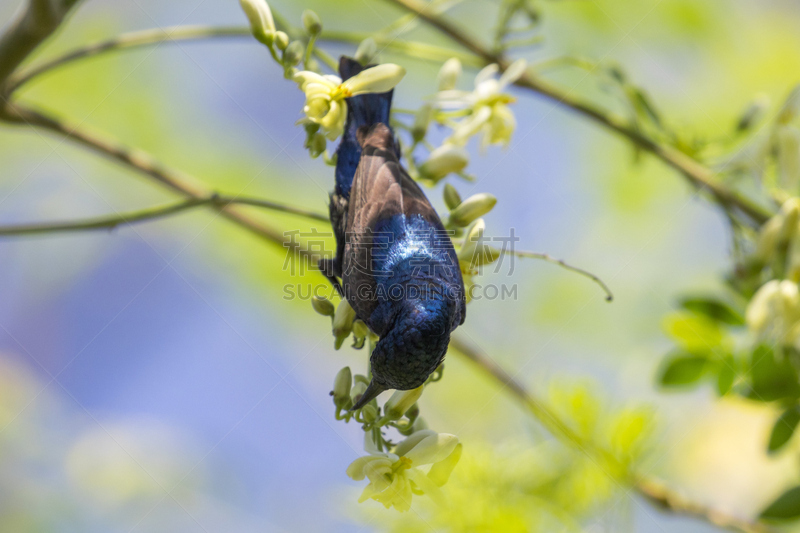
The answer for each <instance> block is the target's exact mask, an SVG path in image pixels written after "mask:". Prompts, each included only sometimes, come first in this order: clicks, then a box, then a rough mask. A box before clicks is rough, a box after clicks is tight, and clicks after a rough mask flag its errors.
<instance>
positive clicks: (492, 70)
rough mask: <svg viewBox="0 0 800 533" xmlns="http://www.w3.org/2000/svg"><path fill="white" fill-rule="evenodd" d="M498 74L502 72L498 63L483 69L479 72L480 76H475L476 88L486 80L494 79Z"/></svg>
mask: <svg viewBox="0 0 800 533" xmlns="http://www.w3.org/2000/svg"><path fill="white" fill-rule="evenodd" d="M498 72H500V67H499V66H497V63H492V64H491V65H487V66H485V67H483V68H482V69H481V71H480V72H478V75H477V76H475V87H477V86H478V85H480V84H481V83H483V82H485V81H486V80H489V79H492V78H494V77H495V76H496V75H497V73H498Z"/></svg>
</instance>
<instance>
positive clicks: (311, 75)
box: [292, 70, 338, 90]
mask: <svg viewBox="0 0 800 533" xmlns="http://www.w3.org/2000/svg"><path fill="white" fill-rule="evenodd" d="M292 79H293V80H294V81H295V82H296V83H297V85H299V86H300V89H301V90H305V86H306V84H308V83H319V84H322V85H324V86H327V87H330V88H331V89H335V88H336V86H337V85H338V84H336V83H334V82H332V81H331V80H329V79H328V78H326V77H325V76H322V75H321V74H317V73H316V72H312V71H310V70H301V71H300V72H297V73H296V74H295V75H294V77H293V78H292Z"/></svg>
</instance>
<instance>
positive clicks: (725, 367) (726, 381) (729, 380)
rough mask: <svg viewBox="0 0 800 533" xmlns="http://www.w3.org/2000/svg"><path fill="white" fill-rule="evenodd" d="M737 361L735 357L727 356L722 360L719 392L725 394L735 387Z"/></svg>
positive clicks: (719, 374)
mask: <svg viewBox="0 0 800 533" xmlns="http://www.w3.org/2000/svg"><path fill="white" fill-rule="evenodd" d="M735 365H736V362H735V361H734V360H733V357H730V356H728V357H725V358H724V359H723V360H722V361H721V362H720V367H719V372H718V373H717V393H718V394H719V395H720V396H725V395H726V394H728V393H729V392H730V391H731V389H732V388H733V383H734V381H736V366H735Z"/></svg>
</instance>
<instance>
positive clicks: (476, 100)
mask: <svg viewBox="0 0 800 533" xmlns="http://www.w3.org/2000/svg"><path fill="white" fill-rule="evenodd" d="M526 65H527V64H526V62H525V60H524V59H518V60H517V61H515V62H514V63H512V64H511V65H509V67H508V68H507V69H506V71H505V72H503V74H502V75H501V76H500V79H496V78H495V77H496V75H497V73H498V72H499V70H500V67H498V66H497V65H496V64H492V65H489V66H487V67H485V68H484V69H483V70H481V71H480V72H478V75H477V76H475V90H474V91H472V92H471V93H468V92H464V91H442V92H440V93H439V95H438V100H439V102H440V105H441V106H442V107H466V108H470V109H471V111H472V113H471V114H470V115H469V116H468V117H466V118H465V119H463V120H461V121H460V122H458V123H456V125H455V127H454V128H453V134H452V135H451V136H450V137H449V138H448V139H447V142H450V143H453V144H457V145H464V144H466V142H467V141H468V140H469V139H470V137H472V136H473V135H476V134H478V133H482V139H481V144H482V145H483V146H487V145H490V144H505V145H508V143H509V142H511V135H512V134H513V133H514V129H515V128H516V125H517V123H516V120H515V119H514V114H513V113H512V112H511V110H510V109H509V107H508V104H510V103H513V102H515V101H516V100H515V98H514V97H513V96H511V95H510V94H508V93H505V92H503V89H505V88H506V87H507V86H508V85H510V84H511V83H514V82H515V81H517V80H518V79H519V78H520V76H522V75H523V74H524V73H525V68H526Z"/></svg>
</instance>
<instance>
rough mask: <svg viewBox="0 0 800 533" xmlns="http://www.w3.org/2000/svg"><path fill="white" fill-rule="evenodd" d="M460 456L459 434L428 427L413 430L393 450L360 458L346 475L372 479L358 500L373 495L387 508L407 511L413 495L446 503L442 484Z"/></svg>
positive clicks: (362, 500) (356, 478)
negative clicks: (440, 431) (441, 431)
mask: <svg viewBox="0 0 800 533" xmlns="http://www.w3.org/2000/svg"><path fill="white" fill-rule="evenodd" d="M460 457H461V444H460V443H459V442H458V437H456V436H455V435H449V434H446V433H436V432H435V431H432V430H430V429H425V430H422V431H417V432H416V433H413V434H412V435H411V436H409V437H408V438H406V439H405V440H404V441H403V442H401V443H400V444H398V445H397V446H395V447H394V449H393V450H392V452H373V453H372V454H370V455H367V456H364V457H359V458H358V459H356V460H355V461H353V463H352V464H351V465H350V466H349V467H347V475H348V476H350V477H351V478H352V479H354V480H356V481H361V480H362V479H364V478H365V477H366V478H367V479H369V485H367V486H366V488H365V489H364V492H362V493H361V497H360V498H359V499H358V501H359V503H361V502H365V501H366V500H368V499H370V498H372V499H373V500H375V501H378V502H380V503H382V504H383V506H384V507H386V508H387V509H388V508H390V507H394V508H395V509H397V510H398V511H408V510H409V509H410V508H411V497H412V495H413V494H416V495H418V496H419V495H423V494H424V495H427V496H428V497H430V498H431V499H433V500H434V501H435V502H437V503H440V504H441V503H444V496H443V494H442V492H441V490H440V489H439V487H441V486H442V485H444V484H445V483H446V482H447V480H448V478H449V477H450V473H451V472H452V471H453V468H455V466H456V463H458V459H459V458H460Z"/></svg>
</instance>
